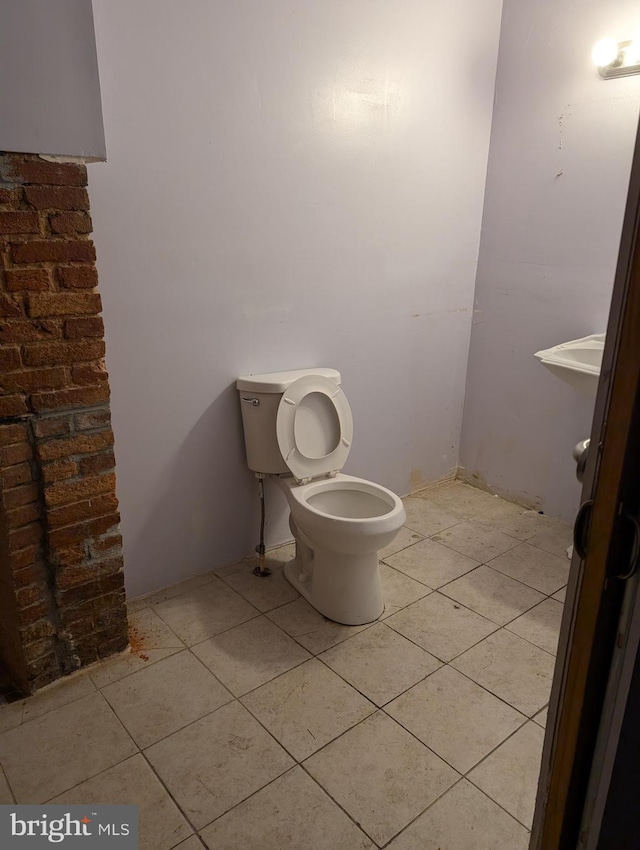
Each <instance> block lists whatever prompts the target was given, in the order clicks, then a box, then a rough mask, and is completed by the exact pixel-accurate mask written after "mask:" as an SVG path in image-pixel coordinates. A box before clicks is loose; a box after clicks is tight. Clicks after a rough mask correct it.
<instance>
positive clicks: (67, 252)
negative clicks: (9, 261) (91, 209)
mask: <svg viewBox="0 0 640 850" xmlns="http://www.w3.org/2000/svg"><path fill="white" fill-rule="evenodd" d="M11 256H12V257H13V262H14V263H93V262H95V259H96V250H95V248H94V246H93V242H91V241H90V240H89V239H86V240H73V241H72V240H66V239H49V240H41V241H36V240H34V241H32V242H25V243H23V244H21V245H15V244H14V245H12V246H11Z"/></svg>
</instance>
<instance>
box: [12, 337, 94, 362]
mask: <svg viewBox="0 0 640 850" xmlns="http://www.w3.org/2000/svg"><path fill="white" fill-rule="evenodd" d="M102 357H104V342H103V341H102V340H94V339H92V340H84V339H82V340H77V341H75V342H43V343H32V344H29V345H26V346H25V348H24V351H23V354H22V359H23V361H24V363H25V365H26V366H56V365H58V364H60V363H77V362H78V361H82V360H100V359H101V358H102Z"/></svg>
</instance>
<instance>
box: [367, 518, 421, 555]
mask: <svg viewBox="0 0 640 850" xmlns="http://www.w3.org/2000/svg"><path fill="white" fill-rule="evenodd" d="M420 540H424V537H423V536H422V534H418V532H417V531H412V529H410V528H407V527H406V525H403V526H402V528H401V529H400V531H399V532H398V534H397V535H396V537H395V539H394V540H392V541H391V543H389V545H388V546H385V548H384V549H381V550H380V551H379V552H378V558H379V559H380V560H381V561H383V560H386V559H387V558H388V557H389V556H390V555H393V554H394V553H395V552H400V551H401V550H402V549H406V548H407V546H413V544H414V543H418V542H420Z"/></svg>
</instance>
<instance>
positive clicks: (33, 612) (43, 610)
mask: <svg viewBox="0 0 640 850" xmlns="http://www.w3.org/2000/svg"><path fill="white" fill-rule="evenodd" d="M48 613H49V603H48V601H45V600H43V601H41V602H36V604H35V605H30V606H29V607H28V608H23V609H22V611H20V613H19V616H20V622H21V623H23V624H24V625H28V624H29V623H36V622H37V621H38V620H41V619H42V618H43V617H46V616H47V614H48Z"/></svg>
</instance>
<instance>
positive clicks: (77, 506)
mask: <svg viewBox="0 0 640 850" xmlns="http://www.w3.org/2000/svg"><path fill="white" fill-rule="evenodd" d="M117 509H118V500H117V498H116V495H115V493H107V494H106V495H104V496H96V497H95V498H93V499H87V501H85V502H75V503H74V504H72V505H65V506H64V507H62V508H53V509H51V510H49V511H48V512H47V522H48V524H49V527H50V528H62V527H63V526H65V525H75V524H76V523H78V522H81V521H82V520H85V519H93V518H94V517H99V516H105V515H106V514H110V513H113V512H114V511H116V510H117Z"/></svg>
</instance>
